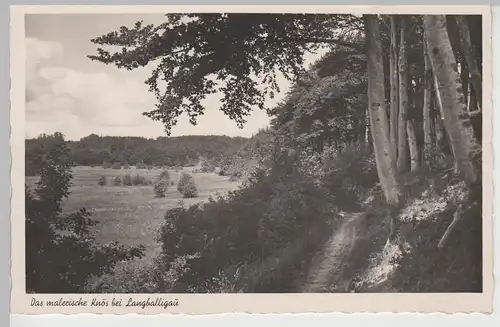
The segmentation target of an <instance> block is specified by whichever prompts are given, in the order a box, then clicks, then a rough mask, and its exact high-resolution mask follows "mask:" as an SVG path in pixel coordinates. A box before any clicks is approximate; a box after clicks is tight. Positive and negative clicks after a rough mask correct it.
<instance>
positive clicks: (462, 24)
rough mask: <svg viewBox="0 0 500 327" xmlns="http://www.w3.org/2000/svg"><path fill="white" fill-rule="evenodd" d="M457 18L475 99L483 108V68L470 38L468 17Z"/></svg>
mask: <svg viewBox="0 0 500 327" xmlns="http://www.w3.org/2000/svg"><path fill="white" fill-rule="evenodd" d="M455 20H456V23H457V27H458V34H459V36H460V44H461V50H462V52H463V56H464V57H465V61H466V63H467V68H468V70H469V72H470V78H471V84H472V87H473V91H474V94H475V100H476V101H477V102H478V103H479V107H480V108H482V97H483V87H482V83H483V79H482V74H481V70H480V69H479V66H478V64H477V61H476V54H475V50H474V47H473V46H472V43H471V40H470V31H469V25H468V22H467V19H466V18H465V17H464V16H461V15H458V16H455Z"/></svg>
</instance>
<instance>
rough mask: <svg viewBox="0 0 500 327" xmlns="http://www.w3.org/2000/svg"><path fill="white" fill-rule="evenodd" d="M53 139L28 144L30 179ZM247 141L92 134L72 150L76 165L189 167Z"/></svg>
mask: <svg viewBox="0 0 500 327" xmlns="http://www.w3.org/2000/svg"><path fill="white" fill-rule="evenodd" d="M53 137H54V136H53V135H45V134H42V135H40V136H39V137H38V138H35V139H28V140H26V175H36V174H37V173H38V171H39V168H40V163H41V161H42V159H43V156H44V154H45V152H46V151H45V149H47V146H48V144H50V143H51V139H52V138H53ZM246 141H247V139H245V138H243V137H229V136H221V135H209V136H198V135H189V136H178V137H158V138H156V139H147V138H144V137H119V136H98V135H96V134H91V135H89V136H86V137H83V138H81V139H80V140H79V141H69V142H68V147H69V149H70V154H71V157H72V159H73V162H74V163H75V165H80V166H100V165H102V164H103V163H109V164H113V163H120V164H129V165H137V164H145V165H155V166H186V165H191V164H194V163H196V162H197V161H198V160H199V158H200V157H205V158H208V159H216V158H219V157H220V156H222V155H225V154H227V153H232V152H235V151H236V150H237V149H239V148H240V147H241V146H242V145H243V144H244V143H245V142H246Z"/></svg>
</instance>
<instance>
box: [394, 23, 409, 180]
mask: <svg viewBox="0 0 500 327" xmlns="http://www.w3.org/2000/svg"><path fill="white" fill-rule="evenodd" d="M399 23H400V26H401V28H400V31H401V35H400V37H401V41H400V43H399V63H398V66H399V67H398V69H399V119H398V159H397V171H398V173H403V172H406V171H407V170H408V139H407V133H406V130H407V128H406V121H407V119H408V118H407V111H408V55H407V44H406V42H407V40H406V34H407V27H406V23H407V20H406V17H405V16H401V17H400V21H399Z"/></svg>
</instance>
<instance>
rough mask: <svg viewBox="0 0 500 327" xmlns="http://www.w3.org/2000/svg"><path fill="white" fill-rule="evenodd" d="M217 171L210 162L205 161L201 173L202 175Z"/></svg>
mask: <svg viewBox="0 0 500 327" xmlns="http://www.w3.org/2000/svg"><path fill="white" fill-rule="evenodd" d="M214 171H215V165H214V164H212V163H211V162H209V161H208V160H205V161H203V163H202V164H201V172H202V173H213V172H214Z"/></svg>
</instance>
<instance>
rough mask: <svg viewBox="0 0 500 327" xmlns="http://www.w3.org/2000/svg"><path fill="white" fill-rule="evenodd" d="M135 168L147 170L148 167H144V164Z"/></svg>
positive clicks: (139, 164)
mask: <svg viewBox="0 0 500 327" xmlns="http://www.w3.org/2000/svg"><path fill="white" fill-rule="evenodd" d="M136 168H137V169H146V168H148V166H146V165H145V164H143V163H138V164H137V165H136Z"/></svg>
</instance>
